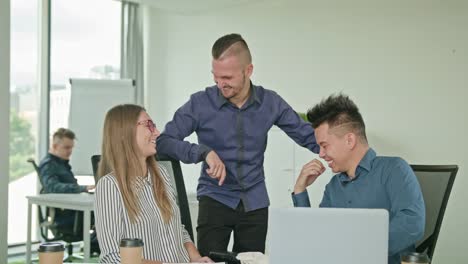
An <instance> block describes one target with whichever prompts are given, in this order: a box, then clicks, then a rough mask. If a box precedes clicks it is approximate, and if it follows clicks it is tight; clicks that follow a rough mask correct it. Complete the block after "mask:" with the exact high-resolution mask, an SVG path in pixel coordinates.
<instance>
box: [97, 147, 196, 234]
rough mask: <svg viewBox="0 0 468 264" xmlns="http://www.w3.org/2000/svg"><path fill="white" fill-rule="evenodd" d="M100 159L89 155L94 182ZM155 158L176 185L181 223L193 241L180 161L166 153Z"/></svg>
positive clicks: (98, 156)
mask: <svg viewBox="0 0 468 264" xmlns="http://www.w3.org/2000/svg"><path fill="white" fill-rule="evenodd" d="M100 160H101V155H93V156H92V157H91V165H92V167H93V173H94V178H95V181H96V183H97V182H98V177H97V168H98V165H99V161H100ZM156 160H157V161H158V164H159V166H164V168H165V169H166V171H167V172H169V175H170V176H171V180H172V182H173V183H174V185H175V187H176V192H177V204H178V205H179V210H180V216H181V219H182V224H183V225H184V226H185V229H186V230H187V232H188V233H189V235H190V238H191V239H192V241H193V228H192V220H191V218H190V210H189V203H188V198H187V192H186V189H185V183H184V177H183V175H182V168H181V167H180V162H179V161H178V160H175V159H173V158H171V157H169V156H166V155H159V154H157V155H156Z"/></svg>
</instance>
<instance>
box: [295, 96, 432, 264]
mask: <svg viewBox="0 0 468 264" xmlns="http://www.w3.org/2000/svg"><path fill="white" fill-rule="evenodd" d="M307 118H308V119H309V121H310V122H311V123H312V126H313V128H314V129H315V137H316V139H317V143H318V144H319V145H320V153H319V156H320V158H322V159H324V160H325V161H326V162H327V163H328V166H329V167H330V168H331V170H332V171H333V172H334V173H337V174H336V175H335V176H333V178H332V179H331V180H330V182H329V183H328V184H327V186H326V187H325V192H324V195H323V198H322V202H321V203H320V207H340V208H383V209H387V210H388V212H389V215H390V225H389V229H390V230H389V249H388V263H389V264H397V263H400V254H401V253H403V252H408V251H414V249H415V243H416V242H417V241H418V240H420V239H421V238H422V236H423V233H424V224H425V208H424V201H423V196H422V193H421V189H420V187H419V183H418V181H417V178H416V176H415V175H414V173H413V171H412V170H411V167H410V166H409V165H408V163H406V162H405V161H404V160H403V159H401V158H398V157H381V156H377V155H376V153H375V151H374V150H373V149H372V148H370V147H369V145H368V142H367V138H366V132H365V125H364V120H363V118H362V116H361V114H360V113H359V110H358V108H357V106H356V105H355V104H354V102H353V101H351V99H349V97H348V96H345V95H342V94H339V95H332V96H330V97H328V98H327V99H325V100H323V101H322V102H320V103H319V104H317V105H316V106H314V107H313V108H312V109H311V110H309V111H308V113H307ZM324 171H325V167H324V166H323V165H322V163H321V162H320V161H319V160H317V159H314V160H312V161H310V162H309V163H307V164H305V165H304V167H303V168H302V171H301V173H300V175H299V177H298V179H297V181H296V184H295V186H294V193H293V194H292V198H293V202H294V206H296V207H310V202H309V197H308V194H307V190H306V187H308V186H310V185H311V184H312V183H313V182H314V181H315V180H316V179H317V177H319V176H320V175H321V174H322V173H323V172H324ZM350 228H352V227H350Z"/></svg>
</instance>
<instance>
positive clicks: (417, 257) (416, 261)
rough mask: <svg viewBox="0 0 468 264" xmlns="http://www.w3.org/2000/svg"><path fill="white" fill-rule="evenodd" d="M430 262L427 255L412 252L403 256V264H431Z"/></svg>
mask: <svg viewBox="0 0 468 264" xmlns="http://www.w3.org/2000/svg"><path fill="white" fill-rule="evenodd" d="M430 262H431V261H430V259H429V257H428V256H427V254H425V253H416V252H411V253H407V254H404V255H402V256H401V264H429V263H430Z"/></svg>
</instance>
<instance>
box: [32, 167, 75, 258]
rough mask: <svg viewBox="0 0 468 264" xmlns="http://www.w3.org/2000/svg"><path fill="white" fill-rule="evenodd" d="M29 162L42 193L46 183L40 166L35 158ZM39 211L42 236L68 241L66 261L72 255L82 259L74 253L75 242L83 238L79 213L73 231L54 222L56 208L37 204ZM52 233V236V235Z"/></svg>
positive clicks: (52, 239) (50, 239)
mask: <svg viewBox="0 0 468 264" xmlns="http://www.w3.org/2000/svg"><path fill="white" fill-rule="evenodd" d="M27 162H29V163H31V164H32V166H33V167H34V170H35V171H36V174H37V177H38V179H39V183H40V185H41V186H40V187H41V190H40V193H44V187H43V186H44V184H43V183H42V177H41V175H40V171H39V167H38V166H37V164H36V162H35V161H34V159H28V160H27ZM37 212H38V222H39V230H40V233H41V237H42V239H43V240H44V241H46V242H51V241H64V242H65V243H66V248H67V253H68V257H67V258H66V259H65V261H68V262H71V260H72V257H74V258H79V259H82V257H81V256H76V255H73V244H72V243H73V242H80V241H82V240H83V237H82V235H83V234H82V233H81V232H80V231H79V226H80V224H81V223H80V221H79V217H78V213H76V214H75V222H74V226H73V232H70V230H64V229H61V228H60V227H59V226H57V225H56V224H55V222H54V220H55V219H54V218H55V208H50V207H49V208H48V207H45V206H41V205H38V206H37ZM51 235H52V236H51Z"/></svg>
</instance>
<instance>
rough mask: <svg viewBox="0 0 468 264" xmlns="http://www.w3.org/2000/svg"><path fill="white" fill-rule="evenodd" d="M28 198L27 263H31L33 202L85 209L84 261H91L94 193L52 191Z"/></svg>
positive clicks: (56, 206) (50, 205) (78, 209)
mask: <svg viewBox="0 0 468 264" xmlns="http://www.w3.org/2000/svg"><path fill="white" fill-rule="evenodd" d="M26 198H27V199H28V235H27V236H28V237H27V240H26V263H27V264H30V263H31V217H32V216H31V214H32V213H31V210H32V205H33V204H37V205H43V206H48V207H55V208H63V209H71V210H77V211H83V242H84V249H83V251H84V259H83V262H89V250H90V241H89V240H90V236H89V231H90V227H91V212H92V211H93V210H94V195H93V194H89V193H79V194H68V193H50V194H39V195H36V196H26Z"/></svg>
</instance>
